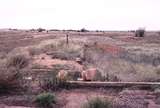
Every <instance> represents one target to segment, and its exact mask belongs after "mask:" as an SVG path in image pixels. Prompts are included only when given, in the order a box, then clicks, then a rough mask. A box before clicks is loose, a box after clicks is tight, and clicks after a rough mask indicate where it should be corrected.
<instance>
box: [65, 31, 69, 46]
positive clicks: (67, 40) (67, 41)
mask: <svg viewBox="0 0 160 108" xmlns="http://www.w3.org/2000/svg"><path fill="white" fill-rule="evenodd" d="M68 43H69V39H68V34H67V35H66V44H67V45H68Z"/></svg>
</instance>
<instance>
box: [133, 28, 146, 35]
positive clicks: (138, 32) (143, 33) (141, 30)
mask: <svg viewBox="0 0 160 108" xmlns="http://www.w3.org/2000/svg"><path fill="white" fill-rule="evenodd" d="M144 35H145V29H138V30H136V32H135V36H136V37H144Z"/></svg>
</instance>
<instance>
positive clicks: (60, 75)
mask: <svg viewBox="0 0 160 108" xmlns="http://www.w3.org/2000/svg"><path fill="white" fill-rule="evenodd" d="M67 75H68V72H67V71H65V70H60V71H59V72H58V75H57V77H58V78H59V79H60V80H66V78H67Z"/></svg>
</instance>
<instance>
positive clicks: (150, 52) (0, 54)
mask: <svg viewBox="0 0 160 108" xmlns="http://www.w3.org/2000/svg"><path fill="white" fill-rule="evenodd" d="M67 36H68V39H67ZM77 60H78V61H77ZM87 69H96V72H97V73H99V74H98V75H96V76H95V75H93V76H94V78H91V81H92V80H94V81H103V82H104V81H106V82H108V81H112V82H159V81H160V33H159V32H146V33H145V36H144V37H135V32H134V31H115V32H114V31H112V32H111V31H97V32H96V31H85V32H80V31H55V30H48V31H42V32H38V31H37V30H1V31H0V108H23V107H33V108H35V107H37V104H36V102H35V101H34V100H35V98H36V95H38V94H41V93H42V92H51V93H53V94H55V96H56V101H57V102H56V104H55V105H54V107H56V108H82V105H83V104H85V103H86V102H87V101H88V100H89V99H91V98H94V97H101V98H103V99H107V100H109V101H110V102H111V103H112V104H113V108H160V87H159V86H152V87H149V88H139V87H122V88H121V87H120V88H117V87H116V88H114V87H108V88H103V87H101V88H88V87H84V88H78V87H76V88H72V87H71V88H70V87H69V85H65V84H66V82H63V83H65V84H64V85H63V84H62V85H60V86H59V85H57V82H56V84H55V83H54V81H55V80H54V81H53V79H54V78H55V77H56V76H57V74H58V72H60V71H62V70H63V71H65V72H66V73H67V75H66V74H65V75H66V76H60V78H62V77H63V78H62V79H63V80H64V77H65V81H70V80H71V81H76V80H78V79H81V80H82V79H83V78H82V75H81V73H82V72H83V71H85V70H87ZM54 84H55V85H54ZM58 84H59V83H58ZM52 85H53V86H52ZM14 106H15V107H14ZM16 106H23V107H16Z"/></svg>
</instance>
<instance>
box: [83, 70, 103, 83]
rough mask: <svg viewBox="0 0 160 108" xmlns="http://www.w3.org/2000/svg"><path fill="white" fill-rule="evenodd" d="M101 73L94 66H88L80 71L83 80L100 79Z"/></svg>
mask: <svg viewBox="0 0 160 108" xmlns="http://www.w3.org/2000/svg"><path fill="white" fill-rule="evenodd" d="M100 77H101V74H100V72H98V70H97V69H96V68H90V69H87V70H85V71H82V79H83V80H84V81H94V80H98V79H100Z"/></svg>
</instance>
